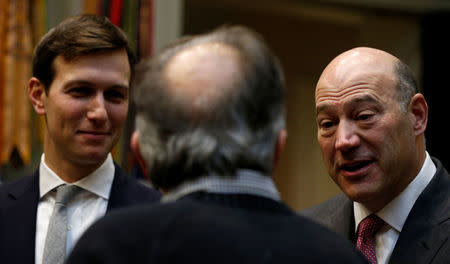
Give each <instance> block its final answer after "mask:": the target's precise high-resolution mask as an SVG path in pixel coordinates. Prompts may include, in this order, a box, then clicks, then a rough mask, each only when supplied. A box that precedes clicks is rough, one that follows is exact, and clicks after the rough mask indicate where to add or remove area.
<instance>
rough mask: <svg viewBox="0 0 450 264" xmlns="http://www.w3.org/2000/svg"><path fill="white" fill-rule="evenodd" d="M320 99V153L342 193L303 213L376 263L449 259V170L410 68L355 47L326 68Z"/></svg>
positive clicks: (318, 91)
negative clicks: (432, 142)
mask: <svg viewBox="0 0 450 264" xmlns="http://www.w3.org/2000/svg"><path fill="white" fill-rule="evenodd" d="M315 99H316V110H317V125H318V141H319V145H320V148H321V150H322V155H323V159H324V162H325V165H326V167H327V169H328V172H329V174H330V176H331V178H332V179H333V180H334V181H335V182H336V184H337V185H338V186H339V187H340V188H341V189H342V191H343V192H344V194H341V195H339V196H337V197H335V198H332V199H331V200H329V201H326V202H324V203H323V204H320V205H317V206H315V207H312V208H309V209H307V210H306V211H304V212H302V213H303V214H305V215H307V216H310V217H312V218H313V219H315V220H317V221H318V222H320V223H322V224H324V225H326V226H328V227H329V228H331V229H333V230H334V231H336V232H338V233H340V234H342V235H344V236H345V237H347V238H348V239H350V240H351V241H353V242H354V243H356V245H357V247H358V248H360V249H361V251H363V252H365V254H366V256H368V258H369V259H371V260H372V261H371V262H373V263H375V261H376V263H379V264H385V263H408V264H411V263H421V264H424V263H449V262H450V241H449V234H450V203H449V201H450V176H449V174H448V173H447V171H446V170H445V168H444V167H443V166H442V164H441V163H440V162H439V160H437V159H435V158H432V157H430V155H429V154H428V153H427V151H426V148H425V136H424V133H425V129H426V126H427V119H428V105H427V103H426V101H425V98H424V96H423V95H422V94H420V93H419V92H418V90H417V85H416V81H415V79H414V77H413V74H412V73H411V71H410V69H409V68H408V67H407V66H406V65H405V64H404V63H403V62H401V61H400V60H399V59H398V58H396V57H394V56H392V55H391V54H388V53H386V52H384V51H381V50H377V49H373V48H355V49H352V50H349V51H347V52H344V53H343V54H341V55H339V56H338V57H336V58H335V59H334V60H333V61H331V62H330V64H329V65H328V66H327V67H326V68H325V70H324V71H323V73H322V75H321V77H320V79H319V81H318V83H317V87H316V95H315ZM367 223H369V226H370V227H368V224H367ZM370 224H371V225H370ZM375 226H377V227H376V228H375ZM367 229H373V234H372V235H371V236H366V235H365V234H364V233H365V230H367ZM368 237H370V243H367V244H365V243H364V242H363V240H364V239H367V238H368ZM367 241H369V240H367ZM368 247H371V250H368ZM370 252H371V253H370Z"/></svg>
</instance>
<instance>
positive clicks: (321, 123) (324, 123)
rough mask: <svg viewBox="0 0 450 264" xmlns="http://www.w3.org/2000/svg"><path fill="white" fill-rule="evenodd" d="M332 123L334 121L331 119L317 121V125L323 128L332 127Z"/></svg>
mask: <svg viewBox="0 0 450 264" xmlns="http://www.w3.org/2000/svg"><path fill="white" fill-rule="evenodd" d="M333 125H334V123H333V122H331V121H321V122H320V123H319V126H320V127H321V128H324V129H327V128H331V127H333Z"/></svg>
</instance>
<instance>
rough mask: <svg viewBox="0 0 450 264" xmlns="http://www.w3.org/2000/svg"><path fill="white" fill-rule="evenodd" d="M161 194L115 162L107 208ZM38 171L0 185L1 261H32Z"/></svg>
mask: <svg viewBox="0 0 450 264" xmlns="http://www.w3.org/2000/svg"><path fill="white" fill-rule="evenodd" d="M159 198H160V194H159V193H158V192H157V191H155V190H153V189H151V188H149V187H146V186H144V185H143V184H141V183H139V182H138V181H137V180H136V179H134V178H132V177H129V176H127V175H126V174H125V173H124V172H123V170H122V169H120V168H119V166H117V165H116V164H115V174H114V180H113V183H112V187H111V194H110V198H109V203H108V207H107V213H108V212H109V211H110V210H113V209H116V208H120V207H125V206H130V205H134V204H142V203H150V202H154V201H158V200H159ZM38 201H39V170H37V171H36V172H35V173H34V174H33V175H32V176H29V177H24V178H21V179H19V180H17V181H13V182H10V183H5V184H2V185H1V186H0V263H5V264H9V263H30V264H31V263H34V262H35V239H36V237H35V235H36V214H37V206H38Z"/></svg>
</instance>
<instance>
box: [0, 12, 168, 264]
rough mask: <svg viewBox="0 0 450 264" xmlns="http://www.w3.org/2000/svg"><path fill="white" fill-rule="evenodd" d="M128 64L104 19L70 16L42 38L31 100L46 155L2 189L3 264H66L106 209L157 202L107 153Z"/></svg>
mask: <svg viewBox="0 0 450 264" xmlns="http://www.w3.org/2000/svg"><path fill="white" fill-rule="evenodd" d="M132 66H133V56H132V53H131V51H130V48H129V46H128V41H127V38H126V36H125V34H124V33H123V32H122V31H121V30H120V29H119V28H118V27H116V26H114V25H113V24H112V23H111V22H110V21H109V20H108V19H106V18H103V17H97V16H93V15H81V16H76V17H72V18H68V19H67V20H65V21H63V22H62V23H61V24H59V25H58V26H56V27H55V28H54V29H52V30H50V31H49V32H48V33H47V34H46V35H45V36H44V37H43V38H42V39H41V40H40V42H39V43H38V45H37V47H36V49H35V53H34V58H33V77H32V78H31V79H30V81H29V97H30V99H31V103H32V105H33V108H34V110H35V111H36V113H37V114H38V115H42V116H44V117H45V124H46V128H45V139H44V154H43V155H42V158H41V163H40V166H39V169H38V171H36V173H35V174H34V175H32V176H30V177H24V178H22V179H19V180H18V181H15V182H10V183H6V184H2V185H1V186H0V262H2V263H36V264H41V263H45V264H52V263H63V262H64V259H65V256H66V255H68V253H69V252H70V250H71V249H72V246H73V245H74V243H75V242H76V241H77V240H78V238H79V237H80V236H81V234H82V233H83V232H84V231H85V230H86V229H87V228H88V227H89V226H90V225H91V224H92V223H93V222H94V221H95V220H97V219H98V218H100V217H102V216H103V215H104V214H105V213H106V212H107V211H110V210H112V209H116V208H120V207H125V206H129V205H133V204H139V203H149V202H152V201H157V200H158V199H159V193H158V192H157V191H155V190H153V189H150V188H148V187H145V186H144V185H142V184H140V183H138V182H137V181H136V180H135V179H133V178H131V177H128V176H126V175H125V174H124V172H123V171H122V170H121V169H120V168H119V167H118V166H117V165H116V164H115V163H114V162H113V160H112V157H111V154H110V151H111V149H112V148H113V146H114V145H115V144H116V143H117V141H118V140H119V137H120V135H121V131H122V128H123V126H124V124H125V120H126V116H127V109H128V101H129V99H128V97H129V96H128V93H129V83H130V76H131V68H132Z"/></svg>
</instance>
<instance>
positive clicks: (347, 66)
mask: <svg viewBox="0 0 450 264" xmlns="http://www.w3.org/2000/svg"><path fill="white" fill-rule="evenodd" d="M397 62H399V59H398V58H396V57H394V56H392V55H391V54H389V53H387V52H384V51H382V50H378V49H374V48H367V47H359V48H354V49H351V50H349V51H346V52H344V53H342V54H340V55H339V56H337V57H336V58H335V59H333V60H332V61H331V62H330V63H329V64H328V66H327V67H326V68H325V70H324V71H323V72H322V75H321V76H320V78H319V81H318V83H317V86H316V105H317V104H318V103H320V101H321V100H322V99H326V97H320V96H318V95H320V94H322V93H323V92H324V91H323V90H326V94H328V95H330V96H333V95H334V96H336V97H339V96H340V95H341V94H342V93H346V92H348V91H347V90H346V89H354V88H356V87H366V86H367V85H369V86H370V85H373V84H375V83H377V82H379V81H381V80H382V79H381V78H384V79H385V80H386V79H388V80H389V82H392V84H395V83H396V82H397V75H396V73H395V65H396V63H397ZM393 87H395V85H393ZM392 92H393V93H395V91H392ZM319 97H320V98H319Z"/></svg>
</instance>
